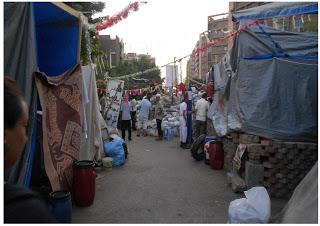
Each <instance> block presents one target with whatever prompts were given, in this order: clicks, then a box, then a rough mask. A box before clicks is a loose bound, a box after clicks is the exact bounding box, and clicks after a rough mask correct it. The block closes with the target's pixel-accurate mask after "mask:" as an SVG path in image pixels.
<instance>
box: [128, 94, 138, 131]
mask: <svg viewBox="0 0 320 226" xmlns="http://www.w3.org/2000/svg"><path fill="white" fill-rule="evenodd" d="M130 103H131V105H132V112H131V122H132V126H131V127H132V130H137V128H136V117H137V116H136V113H137V105H138V103H137V100H136V99H135V97H134V96H132V98H131V101H130Z"/></svg>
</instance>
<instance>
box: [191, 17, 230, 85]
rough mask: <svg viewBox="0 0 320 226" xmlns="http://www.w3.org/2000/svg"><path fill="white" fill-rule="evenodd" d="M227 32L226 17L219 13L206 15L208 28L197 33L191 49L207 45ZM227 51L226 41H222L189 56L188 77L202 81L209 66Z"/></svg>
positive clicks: (215, 62)
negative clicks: (197, 36)
mask: <svg viewBox="0 0 320 226" xmlns="http://www.w3.org/2000/svg"><path fill="white" fill-rule="evenodd" d="M227 32H228V17H227V16H224V17H221V15H212V16H208V30H207V31H204V32H202V33H201V34H200V35H199V41H198V42H197V43H196V45H195V47H194V49H193V51H195V50H196V49H198V48H202V47H204V46H206V45H208V44H209V43H210V42H213V41H214V40H217V39H219V38H221V37H224V36H225V35H226V33H227ZM227 51H228V45H227V41H223V42H221V43H219V44H217V45H215V46H213V47H211V48H209V49H206V50H205V51H203V52H201V53H199V54H197V55H196V56H193V57H190V59H189V61H188V69H187V70H188V71H189V74H190V78H196V79H199V80H202V81H205V80H206V75H207V73H208V71H210V69H211V67H212V66H213V65H215V64H217V63H218V62H219V61H220V60H221V58H222V57H223V56H224V55H225V54H226V52H227Z"/></svg>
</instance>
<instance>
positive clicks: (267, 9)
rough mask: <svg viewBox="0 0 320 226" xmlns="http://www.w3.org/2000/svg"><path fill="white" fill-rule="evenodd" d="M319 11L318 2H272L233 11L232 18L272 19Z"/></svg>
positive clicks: (236, 19) (238, 19)
mask: <svg viewBox="0 0 320 226" xmlns="http://www.w3.org/2000/svg"><path fill="white" fill-rule="evenodd" d="M316 13H318V3H317V2H272V3H269V4H265V5H262V6H258V7H253V8H250V9H245V10H241V11H238V12H235V13H233V15H232V20H233V21H240V20H253V19H270V18H275V17H287V16H294V15H301V14H316Z"/></svg>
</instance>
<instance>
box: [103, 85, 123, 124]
mask: <svg viewBox="0 0 320 226" xmlns="http://www.w3.org/2000/svg"><path fill="white" fill-rule="evenodd" d="M123 86H124V81H120V80H109V81H108V82H107V89H106V105H105V108H106V109H105V112H106V113H105V115H106V116H105V119H106V123H107V125H109V126H112V127H114V128H117V123H118V117H119V112H120V105H121V100H122V92H123Z"/></svg>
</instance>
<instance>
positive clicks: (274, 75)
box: [213, 2, 318, 141]
mask: <svg viewBox="0 0 320 226" xmlns="http://www.w3.org/2000/svg"><path fill="white" fill-rule="evenodd" d="M317 9H318V7H317V3H285V2H281V3H269V4H267V5H263V6H261V7H255V8H251V9H248V10H244V11H240V12H237V13H236V14H234V15H233V18H234V19H235V20H240V27H241V26H243V25H245V24H246V23H247V22H248V20H252V19H267V18H270V17H279V16H290V15H299V14H304V13H317ZM317 59H318V34H317V33H312V32H304V33H297V32H287V31H282V30H277V29H274V28H272V27H268V26H265V25H262V24H259V25H255V26H252V27H250V28H249V29H247V30H245V31H243V32H242V33H240V34H238V36H237V37H236V38H235V40H234V44H233V47H232V49H231V50H230V51H229V52H228V53H227V54H226V56H225V57H224V58H223V59H222V61H221V62H220V63H218V64H216V65H214V86H215V94H214V103H213V104H214V108H215V114H214V116H213V123H214V127H215V129H216V131H217V134H218V135H220V136H223V135H226V134H227V133H228V132H230V131H232V130H236V131H242V132H245V133H250V134H255V135H259V136H262V137H267V138H272V139H275V140H283V141H316V140H317V126H318V118H317V115H318V110H317V108H318V107H317V103H318V99H317V96H318V95H317V91H318V86H317V85H318V61H317Z"/></svg>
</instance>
